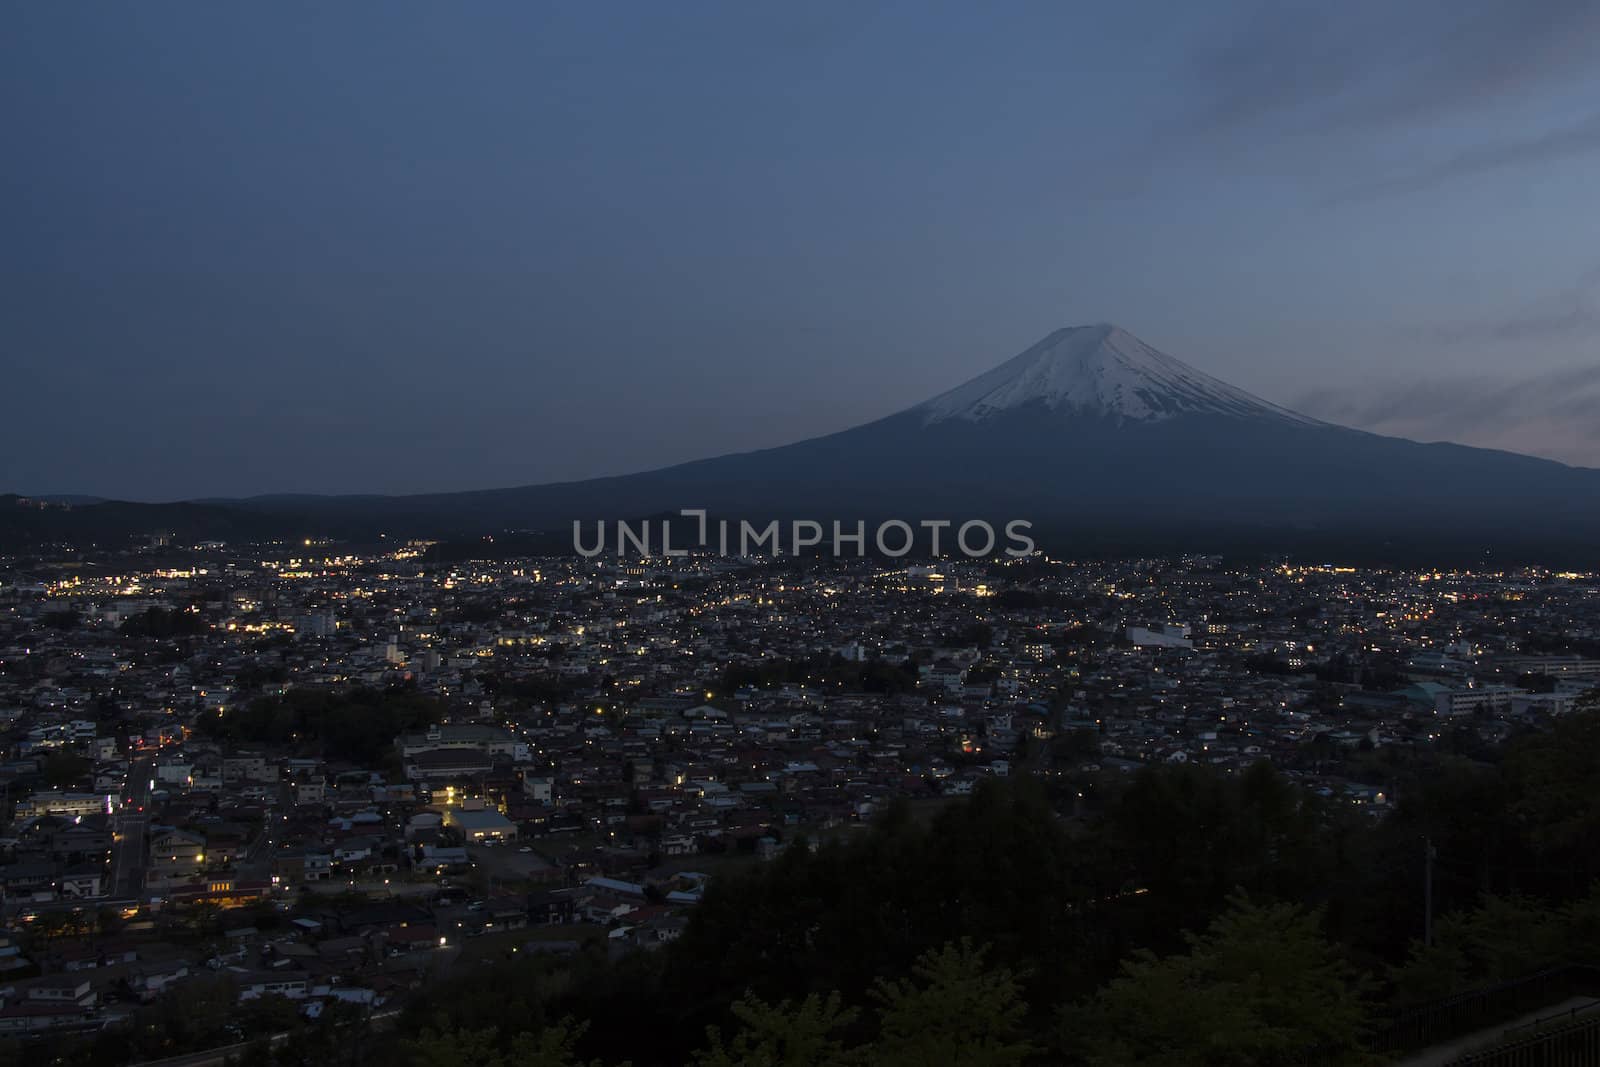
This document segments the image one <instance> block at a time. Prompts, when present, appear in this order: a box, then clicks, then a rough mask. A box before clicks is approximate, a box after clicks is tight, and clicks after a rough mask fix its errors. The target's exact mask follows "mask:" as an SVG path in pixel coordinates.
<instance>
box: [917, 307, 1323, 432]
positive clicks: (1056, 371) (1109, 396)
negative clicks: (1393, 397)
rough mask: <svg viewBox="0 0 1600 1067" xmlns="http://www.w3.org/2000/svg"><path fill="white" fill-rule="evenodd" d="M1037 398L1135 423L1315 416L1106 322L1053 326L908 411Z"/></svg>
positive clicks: (950, 410) (974, 414) (972, 411)
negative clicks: (1005, 357)
mask: <svg viewBox="0 0 1600 1067" xmlns="http://www.w3.org/2000/svg"><path fill="white" fill-rule="evenodd" d="M1036 403H1042V404H1043V405H1044V406H1046V407H1048V408H1049V409H1051V410H1052V411H1060V412H1070V413H1077V414H1091V415H1109V416H1112V417H1114V418H1118V419H1126V420H1135V421H1140V422H1155V421H1158V420H1160V419H1166V418H1171V417H1172V416H1174V415H1182V414H1204V415H1232V416H1235V417H1241V418H1251V417H1257V418H1259V417H1268V418H1274V419H1287V420H1290V421H1294V422H1305V423H1311V422H1314V421H1315V420H1313V419H1308V418H1306V417H1305V416H1303V415H1299V414H1296V413H1295V412H1293V411H1290V410H1288V409H1287V408H1280V407H1278V406H1277V405H1276V404H1270V403H1268V402H1267V401H1265V400H1262V399H1260V398H1259V397H1254V396H1251V395H1250V394H1249V393H1247V392H1245V391H1244V390H1242V389H1235V388H1234V387H1233V386H1231V385H1229V384H1228V383H1227V382H1223V381H1219V380H1217V379H1216V378H1213V377H1211V376H1210V375H1209V374H1204V373H1202V372H1200V371H1197V370H1195V369H1194V368H1193V367H1191V366H1189V365H1188V364H1186V363H1182V362H1180V361H1178V360H1176V359H1173V358H1172V357H1171V356H1169V355H1167V354H1166V353H1164V352H1158V351H1157V350H1156V349H1154V348H1151V347H1150V346H1149V345H1147V344H1145V343H1144V342H1143V341H1141V340H1139V339H1138V338H1137V337H1135V336H1133V335H1132V334H1131V333H1128V332H1127V331H1126V330H1123V329H1120V328H1118V327H1116V326H1112V325H1109V324H1107V323H1101V324H1099V325H1095V326H1073V327H1069V328H1067V329H1064V330H1057V331H1056V332H1054V333H1052V334H1050V335H1049V336H1048V337H1046V338H1045V339H1044V340H1042V341H1040V342H1039V343H1038V344H1036V345H1034V346H1033V347H1032V348H1030V349H1028V350H1027V351H1026V352H1024V353H1022V354H1021V355H1020V356H1016V357H1014V358H1012V359H1009V360H1007V361H1006V362H1004V363H1002V364H1000V365H999V366H998V367H996V368H994V369H993V370H991V371H989V372H988V373H986V374H980V375H978V377H976V378H974V379H972V380H971V381H970V382H967V383H966V384H965V385H958V386H956V387H955V388H954V389H952V390H950V391H949V392H948V393H941V394H940V395H939V396H936V397H934V398H933V399H932V400H929V401H927V402H926V403H924V404H921V405H919V406H917V407H916V408H913V409H912V410H914V411H918V412H921V413H922V414H923V416H924V421H926V422H942V421H944V420H945V419H970V420H978V419H985V418H988V417H989V416H991V415H995V414H997V413H999V412H1003V411H1008V410H1011V409H1013V408H1018V407H1022V406H1023V405H1031V404H1036Z"/></svg>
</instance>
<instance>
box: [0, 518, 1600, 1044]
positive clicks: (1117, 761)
mask: <svg viewBox="0 0 1600 1067" xmlns="http://www.w3.org/2000/svg"><path fill="white" fill-rule="evenodd" d="M1597 686H1600V581H1597V580H1596V579H1594V578H1593V577H1592V576H1589V575H1583V574H1556V573H1550V572H1545V571H1538V570H1525V571H1516V572H1509V573H1488V572H1476V573H1467V572H1453V573H1432V572H1414V571H1397V570H1369V569H1352V568H1347V567H1334V566H1303V565H1299V564H1284V563H1270V564H1261V565H1251V566H1248V567H1240V566H1237V565H1232V564H1228V563H1225V562H1224V561H1223V560H1221V559H1219V558H1216V557H1188V558H1183V559H1177V560H1160V561H1156V560H1152V561H1122V562H1070V561H1055V560H1051V559H1048V558H1045V557H1042V556H1033V557H1030V558H1025V559H1008V558H1004V557H1002V558H998V559H988V560H969V559H960V558H958V559H948V560H940V561H934V562H933V563H926V562H924V563H922V564H912V563H908V562H907V561H905V560H877V561H873V560H860V559H851V560H838V559H826V560H821V559H819V560H814V561H800V560H794V559H784V558H778V559H772V558H758V559H736V558H722V557H716V556H687V557H674V558H670V559H667V558H637V557H630V558H623V559H616V558H597V559H583V558H576V557H574V558H549V559H517V560H494V561H477V562H471V561H465V562H463V561H451V560H447V559H444V558H442V553H439V552H438V551H437V550H436V547H435V546H430V545H428V544H425V543H416V542H413V543H407V544H404V545H400V546H396V547H393V548H390V549H387V550H381V551H377V550H375V551H366V552H357V551H356V550H354V549H347V548H344V547H342V546H338V545H331V544H312V543H307V544H294V545H285V544H274V545H262V546H233V545H223V544H214V543H213V544H206V545H199V546H190V547H185V548H182V549H179V548H175V547H173V546H171V545H167V544H164V543H157V544H153V545H151V546H150V547H148V548H144V549H140V550H137V551H128V552H119V553H101V554H79V553H74V552H68V551H66V550H63V551H62V552H61V553H60V554H59V556H57V557H56V558H44V557H37V556H35V557H28V558H21V557H17V558H12V559H0V726H3V729H4V733H3V735H0V751H3V759H0V788H3V791H4V798H5V806H4V813H3V814H4V818H5V819H6V820H7V825H6V827H5V829H4V830H3V832H0V888H3V892H4V920H5V930H4V933H3V935H0V1034H6V1035H25V1034H37V1033H41V1032H62V1031H71V1030H93V1029H98V1028H103V1027H105V1026H107V1025H108V1024H110V1023H113V1022H116V1021H118V1020H122V1019H126V1018H129V1017H130V1016H131V1014H132V1013H134V1012H135V1011H137V1010H139V1009H140V1007H141V1005H144V1004H148V1003H150V1002H152V1001H157V1000H159V999H162V998H169V997H181V996H182V995H183V990H184V989H185V988H186V987H187V986H188V985H189V984H190V983H195V982H201V981H207V982H214V981H216V979H217V978H218V977H219V976H226V977H228V978H230V979H231V982H232V984H231V986H230V987H229V988H230V989H231V990H233V991H234V992H233V995H236V996H237V998H238V999H239V1000H240V1001H249V1000H253V999H258V998H263V997H274V996H276V997H282V998H287V999H288V1000H289V1001H292V1002H294V1003H295V1005H296V1008H297V1010H298V1011H300V1012H302V1013H305V1014H309V1015H313V1016H314V1015H316V1014H317V1013H319V1012H320V1011H322V1010H324V1009H325V1008H326V1007H327V1006H328V1005H330V1004H333V1003H342V1004H350V1005H356V1006H358V1007H360V1008H363V1009H365V1010H368V1011H371V1012H374V1013H381V1012H382V1011H384V1010H392V1007H393V1005H395V1004H398V1003H401V1002H403V999H404V998H405V997H406V995H407V994H408V993H409V992H410V991H412V990H415V989H417V988H418V987H419V986H421V985H422V984H424V983H426V982H428V981H429V980H431V979H433V978H436V977H438V976H440V975H443V974H449V973H453V972H460V971H461V970H463V969H467V968H471V967H473V966H475V965H477V964H480V963H482V962H483V961H485V960H491V959H496V958H504V957H505V955H506V954H509V953H517V952H529V953H558V954H570V953H576V952H580V951H603V952H606V953H609V954H612V955H622V954H626V953H632V952H648V951H651V950H653V949H656V948H659V947H660V946H661V945H664V944H666V943H668V942H670V941H672V940H673V939H675V938H676V937H677V936H678V935H679V934H680V933H681V931H682V930H683V929H684V926H685V923H686V922H687V916H688V915H689V914H690V913H691V911H692V909H693V908H694V907H695V905H696V902H697V901H698V900H699V899H700V897H701V895H702V894H703V892H704V891H705V887H706V886H707V884H708V883H710V882H711V881H712V880H714V879H715V878H717V877H718V876H719V873H720V872H726V871H729V870H733V869H737V868H738V867H739V866H740V865H745V864H758V863H761V862H763V861H766V860H768V859H771V858H772V857H774V856H775V855H776V854H777V853H778V852H779V851H780V850H782V849H783V848H785V847H786V846H787V845H788V844H790V843H793V842H794V841H796V840H806V841H810V842H816V841H821V840H824V839H826V838H828V837H829V836H830V835H839V834H850V833H852V832H855V830H856V828H858V827H861V826H864V825H866V824H867V823H868V822H869V821H870V820H871V819H872V818H873V817H874V815H875V814H877V813H880V812H882V811H883V810H884V809H885V807H886V806H888V805H890V804H892V803H896V802H903V803H905V804H907V805H909V806H911V807H912V808H913V809H916V808H927V807H936V806H938V805H940V804H944V803H948V802H949V798H951V797H956V796H961V795H963V794H967V793H970V792H972V790H973V788H974V786H975V785H976V784H977V783H978V782H980V781H981V780H983V779H985V778H988V777H995V776H999V777H1005V776H1016V775H1033V776H1038V777H1040V778H1042V779H1044V780H1045V781H1046V782H1048V783H1049V784H1050V787H1051V788H1052V789H1055V790H1060V791H1061V795H1063V796H1066V797H1068V798H1069V803H1068V805H1067V807H1068V810H1069V811H1070V810H1071V808H1072V802H1073V801H1077V802H1079V803H1081V804H1083V805H1092V803H1093V793H1094V789H1095V783H1096V782H1097V781H1102V780H1103V779H1104V776H1107V775H1122V774H1128V773H1131V772H1133V771H1135V770H1137V769H1138V768H1139V767H1141V766H1143V765H1146V764H1152V763H1182V762H1189V763H1205V764H1210V765H1217V766H1220V767H1223V768H1228V769H1242V768H1245V767H1247V766H1249V765H1251V764H1253V763H1255V762H1257V761H1261V760H1266V761H1269V762H1270V763H1271V764H1273V765H1274V766H1275V767H1277V768H1278V769H1280V770H1281V771H1283V772H1284V773H1286V774H1288V775H1290V776H1291V777H1293V778H1295V779H1297V780H1299V781H1300V782H1301V783H1302V784H1303V785H1305V786H1306V787H1307V788H1309V789H1312V790H1314V791H1316V792H1317V793H1319V794H1321V795H1322V796H1324V797H1327V798H1330V799H1332V800H1336V801H1340V802H1345V803H1348V804H1351V805H1356V806H1359V807H1360V808H1362V809H1363V810H1364V811H1366V812H1368V813H1370V816H1371V817H1372V818H1375V819H1378V818H1382V817H1383V816H1384V814H1385V812H1386V811H1387V810H1389V809H1390V808H1391V807H1392V806H1393V804H1394V803H1395V801H1396V798H1395V797H1394V795H1393V788H1394V786H1393V784H1392V782H1391V781H1390V776H1389V774H1388V773H1387V768H1388V767H1389V766H1390V764H1389V763H1388V762H1387V761H1386V758H1385V757H1386V755H1387V754H1390V753H1393V752H1394V751H1396V750H1413V751H1414V750H1418V749H1436V748H1439V747H1441V746H1451V747H1454V748H1459V749H1462V750H1470V749H1471V748H1472V747H1473V746H1476V745H1487V744H1493V743H1496V742H1498V741H1502V740H1504V739H1505V738H1507V737H1508V736H1510V735H1511V734H1513V733H1515V732H1517V731H1521V730H1528V729H1539V728H1542V727H1543V726H1545V725H1547V724H1548V723H1549V721H1550V720H1551V719H1552V718H1554V717H1557V716H1561V715H1563V714H1565V713H1567V712H1568V711H1570V710H1571V709H1572V708H1573V707H1574V706H1575V705H1576V704H1577V703H1579V702H1581V701H1583V700H1584V699H1585V698H1586V695H1587V694H1589V693H1590V691H1591V690H1593V689H1595V688H1596V687H1597ZM1080 798H1081V800H1080ZM385 1005H390V1008H389V1009H385Z"/></svg>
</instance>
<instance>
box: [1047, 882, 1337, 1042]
mask: <svg viewBox="0 0 1600 1067" xmlns="http://www.w3.org/2000/svg"><path fill="white" fill-rule="evenodd" d="M1229 904H1230V907H1229V910H1228V911H1227V912H1225V913H1224V914H1223V915H1221V916H1220V917H1219V918H1217V920H1216V921H1215V922H1213V923H1212V924H1211V926H1210V927H1209V928H1208V929H1207V930H1206V932H1205V933H1203V934H1199V935H1190V936H1189V937H1188V939H1187V940H1188V942H1189V951H1188V952H1187V953H1185V954H1182V955H1173V956H1168V957H1165V958H1160V957H1157V956H1156V955H1155V954H1154V953H1150V952H1141V953H1139V954H1138V955H1136V956H1135V957H1134V958H1133V959H1131V960H1129V961H1127V962H1125V963H1124V964H1123V967H1122V974H1121V975H1120V976H1119V977H1117V978H1116V979H1114V980H1113V981H1112V982H1111V983H1110V984H1109V985H1107V986H1106V987H1105V988H1103V989H1102V990H1101V991H1100V992H1099V994H1098V995H1096V996H1095V998H1094V999H1093V1000H1092V1001H1090V1002H1089V1003H1087V1004H1084V1005H1079V1006H1075V1007H1070V1008H1068V1009H1067V1010H1066V1011H1065V1012H1064V1013H1063V1019H1062V1023H1063V1037H1064V1040H1065V1042H1066V1043H1067V1045H1068V1046H1069V1047H1076V1048H1077V1049H1079V1050H1080V1051H1081V1052H1082V1053H1083V1055H1084V1058H1085V1059H1086V1060H1087V1061H1088V1062H1089V1063H1091V1064H1094V1065H1097V1067H1099V1065H1105V1067H1110V1065H1113V1064H1115V1065H1125V1064H1147V1065H1152V1067H1154V1065H1160V1067H1196V1065H1211V1064H1215V1065H1217V1067H1224V1065H1228V1067H1278V1065H1284V1067H1287V1065H1291V1064H1301V1063H1307V1062H1313V1061H1315V1062H1321V1063H1354V1062H1359V1061H1360V1060H1361V1058H1362V1056H1363V1054H1362V1053H1361V1052H1360V1044H1359V1043H1360V1040H1361V1037H1362V1034H1363V1032H1364V1031H1365V1029H1366V1024H1367V1007H1366V1004H1365V1002H1364V1000H1363V997H1362V992H1363V990H1362V987H1361V985H1360V984H1359V983H1358V982H1357V981H1356V980H1355V978H1354V972H1353V971H1352V970H1351V969H1350V968H1349V966H1348V965H1347V964H1346V963H1345V962H1344V960H1343V959H1342V958H1340V956H1339V955H1338V954H1337V953H1336V952H1335V950H1334V948H1333V946H1331V945H1330V944H1329V943H1328V942H1327V941H1325V940H1324V939H1323V938H1322V936H1321V934H1320V932H1319V931H1318V928H1317V922H1318V916H1317V915H1316V914H1315V913H1312V912H1308V911H1306V910H1304V909H1301V908H1297V907H1294V906H1292V905H1287V904H1269V905H1260V906H1258V905H1253V904H1251V903H1249V902H1248V901H1247V900H1245V899H1244V898H1243V897H1242V896H1241V895H1238V894H1235V895H1234V896H1233V897H1232V898H1230V901H1229Z"/></svg>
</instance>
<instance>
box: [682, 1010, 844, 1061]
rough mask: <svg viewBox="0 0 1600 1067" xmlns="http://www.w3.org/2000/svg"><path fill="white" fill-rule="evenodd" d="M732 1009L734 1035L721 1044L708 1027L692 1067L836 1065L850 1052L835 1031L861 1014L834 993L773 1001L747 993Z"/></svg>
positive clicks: (715, 1030) (717, 1032)
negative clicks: (847, 1005)
mask: <svg viewBox="0 0 1600 1067" xmlns="http://www.w3.org/2000/svg"><path fill="white" fill-rule="evenodd" d="M732 1011H733V1015H734V1018H736V1019H738V1020H739V1024H740V1025H739V1029H738V1030H737V1031H736V1032H735V1033H734V1035H733V1038H732V1040H730V1041H727V1042H726V1043H725V1042H724V1041H723V1039H722V1032H721V1031H720V1030H719V1029H718V1028H717V1027H715V1026H713V1027H709V1028H708V1029H707V1030H706V1040H707V1045H706V1047H705V1048H703V1049H701V1050H700V1051H699V1052H698V1053H696V1055H695V1059H694V1064H695V1067H838V1065H841V1064H844V1063H846V1062H848V1057H847V1056H846V1053H845V1048H844V1045H843V1043H842V1042H841V1041H840V1040H839V1038H838V1037H837V1036H836V1035H837V1033H838V1031H839V1030H840V1029H842V1028H843V1027H846V1026H848V1025H850V1024H851V1023H852V1022H854V1021H855V1019H856V1017H857V1015H858V1014H859V1013H858V1012H857V1011H856V1010H855V1009H854V1008H845V1007H842V1006H841V1003H840V998H839V994H838V993H830V994H828V995H827V996H826V997H823V996H819V995H818V994H815V993H813V994H811V995H810V996H808V997H806V998H805V999H804V1000H801V1001H799V1002H794V1001H789V1000H781V1001H779V1002H778V1003H776V1004H768V1003H767V1002H766V1001H763V1000H762V999H761V998H760V997H757V996H754V995H749V994H747V995H746V996H744V997H743V998H741V999H740V1000H738V1001H735V1002H734V1005H733V1008H732Z"/></svg>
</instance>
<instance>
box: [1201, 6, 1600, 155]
mask: <svg viewBox="0 0 1600 1067" xmlns="http://www.w3.org/2000/svg"><path fill="white" fill-rule="evenodd" d="M1597 58H1600V5H1596V4H1594V3H1593V2H1592V0H1536V2H1532V3H1530V2H1528V0H1409V2H1407V3H1402V4H1397V3H1393V2H1392V0H1350V2H1347V3H1343V4H1328V3H1325V2H1320V0H1317V2H1301V3H1285V2H1282V0H1275V2H1273V3H1270V4H1265V5H1263V6H1262V7H1260V8H1259V9H1257V10H1256V11H1255V12H1254V13H1253V14H1252V15H1251V16H1250V17H1249V18H1248V20H1247V22H1246V24H1245V25H1244V26H1242V27H1241V26H1238V25H1234V26H1231V27H1229V30H1228V38H1227V39H1226V40H1225V41H1223V42H1221V43H1220V44H1218V45H1216V46H1213V47H1210V48H1205V49H1201V50H1200V51H1199V52H1197V53H1196V54H1195V56H1194V59H1193V63H1192V68H1191V78H1192V80H1193V82H1194V89H1195V93H1194V95H1195V96H1196V98H1197V99H1198V104H1197V105H1196V108H1195V112H1194V113H1193V114H1191V115H1190V116H1188V123H1189V124H1190V125H1191V128H1198V129H1201V130H1204V131H1210V132H1220V131H1225V130H1228V129H1236V128H1239V127H1245V126H1249V127H1255V126H1259V125H1261V124H1268V123H1278V124H1281V125H1282V126H1284V127H1288V128H1289V129H1288V130H1286V131H1285V132H1290V131H1298V132H1303V133H1315V132H1330V131H1333V130H1337V129H1340V128H1348V127H1351V126H1363V125H1399V124H1404V123H1407V122H1415V121H1428V120H1436V119H1440V118H1447V117H1450V116H1452V115H1454V114H1459V113H1466V112H1471V111H1474V110H1476V109H1477V108H1479V107H1481V106H1482V105H1483V104H1484V103H1485V102H1487V101H1491V100H1495V101H1498V100H1503V99H1504V98H1506V97H1507V96H1516V95H1518V94H1522V93H1527V92H1535V91H1539V90H1542V89H1544V88H1546V87H1548V86H1550V85H1551V84H1553V83H1558V82H1562V81H1565V80H1569V79H1572V78H1574V77H1575V76H1578V75H1582V74H1585V73H1587V72H1588V71H1590V70H1591V69H1592V65H1593V64H1594V62H1595V61H1596V59H1597Z"/></svg>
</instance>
